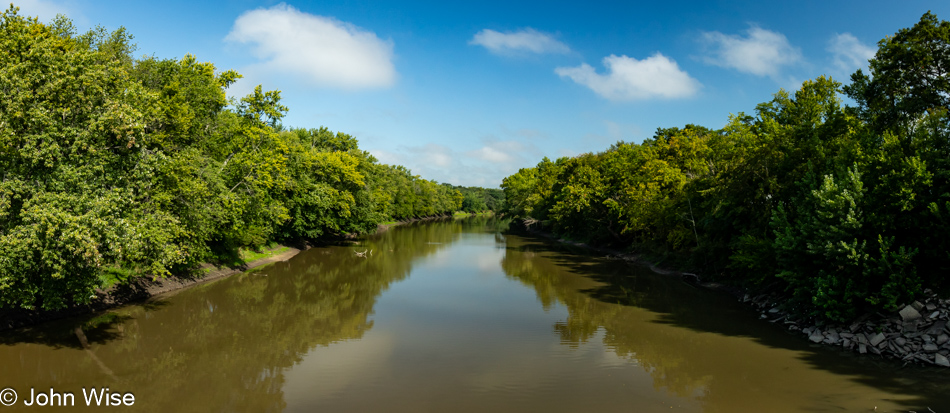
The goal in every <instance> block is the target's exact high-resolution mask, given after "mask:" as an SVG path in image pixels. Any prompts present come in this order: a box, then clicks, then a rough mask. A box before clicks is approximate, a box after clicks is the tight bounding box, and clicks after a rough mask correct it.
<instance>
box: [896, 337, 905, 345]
mask: <svg viewBox="0 0 950 413" xmlns="http://www.w3.org/2000/svg"><path fill="white" fill-rule="evenodd" d="M894 342H895V343H897V345H898V346H903V345H904V344H907V340H906V339H904V337H898V338H896V339H894Z"/></svg>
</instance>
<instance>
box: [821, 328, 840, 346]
mask: <svg viewBox="0 0 950 413" xmlns="http://www.w3.org/2000/svg"><path fill="white" fill-rule="evenodd" d="M825 337H826V338H828V339H831V342H832V343H837V342H839V341H841V337H840V336H839V335H838V331H837V330H835V329H831V330H828V331H825Z"/></svg>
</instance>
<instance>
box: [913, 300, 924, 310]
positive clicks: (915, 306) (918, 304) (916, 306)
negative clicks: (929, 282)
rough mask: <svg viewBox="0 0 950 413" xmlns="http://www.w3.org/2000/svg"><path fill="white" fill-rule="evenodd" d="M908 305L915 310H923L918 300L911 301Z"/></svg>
mask: <svg viewBox="0 0 950 413" xmlns="http://www.w3.org/2000/svg"><path fill="white" fill-rule="evenodd" d="M910 306H911V307H914V309H915V310H917V311H920V310H923V309H924V305H923V304H921V303H920V301H914V302H913V303H911V305H910Z"/></svg>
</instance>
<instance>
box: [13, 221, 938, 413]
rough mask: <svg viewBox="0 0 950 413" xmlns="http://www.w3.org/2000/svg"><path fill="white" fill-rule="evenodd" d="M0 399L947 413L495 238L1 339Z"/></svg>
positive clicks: (401, 252)
mask: <svg viewBox="0 0 950 413" xmlns="http://www.w3.org/2000/svg"><path fill="white" fill-rule="evenodd" d="M363 251H366V252H367V253H366V257H365V258H364V257H360V256H358V255H357V254H356V252H363ZM84 341H85V343H86V345H83V342H84ZM2 388H10V389H13V390H14V391H16V392H17V395H18V399H17V401H16V402H15V403H14V404H13V406H12V407H3V406H0V411H34V409H40V410H42V411H77V410H86V407H85V406H86V399H85V396H86V395H88V392H89V391H90V390H91V389H96V390H98V391H102V390H104V389H105V388H108V391H109V392H110V393H111V394H114V395H117V397H116V398H115V400H121V397H123V396H126V393H129V394H131V395H132V398H134V402H132V403H130V404H131V406H120V407H114V408H113V409H114V410H117V411H156V412H159V411H161V412H171V411H176V412H177V411H194V412H233V411H240V412H243V411H248V412H343V411H347V412H349V411H352V412H469V411H471V412H476V411H492V412H509V411H510V412H528V411H531V412H588V411H596V412H615V411H616V412H620V411H623V412H670V411H677V412H732V413H735V412H825V411H829V412H830V411H834V412H872V411H877V412H892V411H902V412H907V411H912V410H914V411H918V412H927V411H928V410H927V409H928V408H930V409H932V410H933V411H935V412H937V413H944V412H950V371H948V370H943V369H936V368H929V369H928V368H920V367H911V366H908V367H903V368H902V367H901V366H900V365H898V364H895V363H894V362H893V361H883V360H880V359H875V358H873V357H858V356H855V355H852V354H850V353H842V352H839V351H837V350H835V349H830V348H827V347H822V346H816V345H812V344H810V343H809V342H808V341H807V340H806V339H805V338H803V337H800V336H795V335H792V334H790V333H788V332H786V331H785V330H784V329H782V328H781V326H777V325H773V324H770V323H768V322H767V321H763V320H759V319H758V317H757V315H756V313H755V312H753V311H751V310H750V309H748V308H745V307H743V306H742V305H741V304H739V303H737V302H736V300H735V299H734V298H732V297H730V296H727V295H724V294H719V293H714V292H709V291H704V290H699V289H696V288H694V287H692V286H690V285H687V284H685V283H683V282H681V281H679V280H678V279H676V278H675V277H670V276H663V275H658V274H655V273H653V272H651V271H650V270H649V269H646V268H642V267H638V266H635V265H632V264H629V263H625V262H622V261H614V260H608V259H604V258H603V257H601V256H599V255H598V254H592V253H590V252H589V251H586V250H582V249H576V248H570V247H566V246H563V245H560V244H556V243H551V242H548V241H545V240H540V239H535V238H530V237H521V236H516V235H512V234H507V233H505V231H504V222H499V221H497V220H494V219H492V218H471V219H464V220H447V221H438V222H431V223H424V224H414V225H405V226H399V227H396V228H393V229H391V230H389V231H386V232H384V233H381V234H377V235H375V236H372V237H368V238H367V239H364V240H361V241H360V242H359V243H358V244H343V245H333V246H326V247H317V248H312V249H310V250H307V251H304V252H302V253H300V254H299V255H297V256H295V257H293V258H292V259H290V260H288V261H286V262H281V263H277V264H274V265H271V266H267V267H264V268H261V269H259V270H255V271H250V272H248V273H244V274H239V275H235V276H232V277H229V278H226V279H223V280H219V281H216V282H212V283H207V284H202V285H198V286H196V287H193V288H190V289H187V290H183V291H180V292H178V293H174V294H169V295H165V296H160V297H157V298H155V299H153V300H151V301H149V302H146V303H142V304H138V305H132V306H127V307H122V308H119V309H115V310H113V311H109V312H107V313H104V314H98V315H93V316H87V317H82V318H74V319H68V320H61V321H57V322H52V323H46V324H43V325H40V326H37V327H34V328H30V329H23V330H18V331H14V332H4V333H2V335H0V389H2ZM31 389H32V393H33V394H32V395H31ZM51 392H52V393H54V394H56V395H59V397H56V396H53V397H50V394H51ZM84 393H85V394H84ZM40 394H41V395H40ZM68 394H72V395H73V396H74V397H73V398H72V399H70V398H69V397H68V396H67V395H68ZM37 395H40V396H37ZM7 396H9V394H7V395H0V398H3V397H7ZM8 400H9V398H3V399H2V401H8ZM30 400H32V401H33V402H34V404H33V406H26V405H25V404H24V403H25V402H29V401H30ZM63 400H65V404H66V406H59V407H45V408H39V407H38V406H37V404H38V403H39V402H44V403H50V402H51V403H53V404H64V402H63ZM70 401H72V404H73V405H72V406H70V405H69V402H70ZM126 401H131V399H126ZM93 404H95V400H93ZM100 404H102V403H101V402H100Z"/></svg>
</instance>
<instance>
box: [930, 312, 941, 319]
mask: <svg viewBox="0 0 950 413" xmlns="http://www.w3.org/2000/svg"><path fill="white" fill-rule="evenodd" d="M939 316H940V312H939V311H934V312H933V313H931V314H930V317H929V318H937V317H939Z"/></svg>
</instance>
